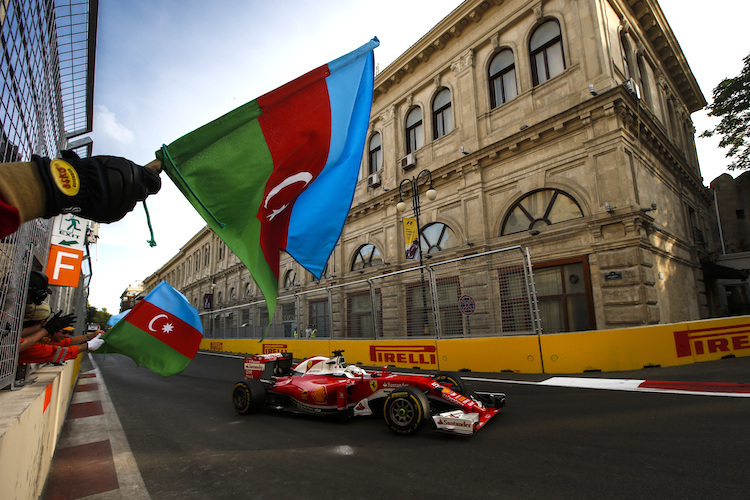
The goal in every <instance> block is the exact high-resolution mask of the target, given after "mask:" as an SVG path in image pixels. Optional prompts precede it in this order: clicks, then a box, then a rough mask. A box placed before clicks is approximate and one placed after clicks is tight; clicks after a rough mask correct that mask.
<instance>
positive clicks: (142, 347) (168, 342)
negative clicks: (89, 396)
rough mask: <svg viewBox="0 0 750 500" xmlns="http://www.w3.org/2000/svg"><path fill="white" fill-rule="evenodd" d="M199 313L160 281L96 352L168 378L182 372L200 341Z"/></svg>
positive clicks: (109, 333)
mask: <svg viewBox="0 0 750 500" xmlns="http://www.w3.org/2000/svg"><path fill="white" fill-rule="evenodd" d="M202 332H203V326H202V325H201V321H200V317H199V316H198V310H197V309H196V308H194V307H193V306H191V305H190V303H189V302H188V300H187V299H186V298H185V296H184V295H182V294H181V293H180V292H178V291H177V290H175V289H174V288H172V287H171V286H170V285H169V283H167V282H166V281H162V282H161V283H159V284H158V285H156V287H155V288H154V289H153V290H151V292H149V293H148V295H146V297H144V298H143V300H141V301H140V302H138V303H137V304H136V305H135V306H134V307H133V308H132V309H130V310H129V312H128V313H127V314H125V316H124V317H123V318H121V319H120V320H119V321H118V322H117V323H115V325H114V326H113V327H112V328H111V329H110V330H109V331H108V332H107V333H105V334H104V335H102V340H104V345H103V346H102V347H100V348H99V349H98V351H97V352H104V353H119V354H124V355H126V356H128V357H130V358H132V359H133V361H135V362H136V363H137V364H139V365H144V366H145V367H146V368H148V369H150V370H152V371H154V372H156V373H158V374H160V375H163V376H165V377H168V376H169V375H175V374H177V373H180V372H181V371H183V370H184V369H185V368H186V367H187V365H188V364H190V361H192V359H193V358H194V357H195V355H196V353H197V352H198V348H199V347H200V343H201V339H202V338H203V334H202Z"/></svg>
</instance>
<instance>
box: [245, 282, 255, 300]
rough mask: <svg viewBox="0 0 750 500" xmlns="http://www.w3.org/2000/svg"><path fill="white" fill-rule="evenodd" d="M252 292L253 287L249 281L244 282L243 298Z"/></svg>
mask: <svg viewBox="0 0 750 500" xmlns="http://www.w3.org/2000/svg"><path fill="white" fill-rule="evenodd" d="M252 292H253V289H252V285H251V284H250V282H247V283H245V292H244V295H243V296H244V297H245V298H248V297H250V295H252Z"/></svg>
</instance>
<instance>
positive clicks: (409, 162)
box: [401, 153, 417, 170]
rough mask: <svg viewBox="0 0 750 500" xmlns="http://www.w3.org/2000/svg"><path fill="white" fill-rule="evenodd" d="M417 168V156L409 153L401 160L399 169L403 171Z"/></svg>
mask: <svg viewBox="0 0 750 500" xmlns="http://www.w3.org/2000/svg"><path fill="white" fill-rule="evenodd" d="M416 166H417V155H415V154H414V153H409V154H408V155H406V156H404V157H403V158H401V168H402V169H404V170H411V169H412V168H414V167H416Z"/></svg>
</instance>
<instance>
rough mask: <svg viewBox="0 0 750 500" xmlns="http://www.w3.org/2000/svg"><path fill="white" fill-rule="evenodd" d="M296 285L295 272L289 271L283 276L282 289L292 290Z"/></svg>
mask: <svg viewBox="0 0 750 500" xmlns="http://www.w3.org/2000/svg"><path fill="white" fill-rule="evenodd" d="M297 285H298V283H297V271H295V270H294V269H290V270H289V271H287V272H286V274H285V275H284V288H292V287H294V286H297Z"/></svg>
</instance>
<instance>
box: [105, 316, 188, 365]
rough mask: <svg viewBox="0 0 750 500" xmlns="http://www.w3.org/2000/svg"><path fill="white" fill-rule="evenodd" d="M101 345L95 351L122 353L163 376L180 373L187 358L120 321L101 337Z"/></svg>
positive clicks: (136, 328)
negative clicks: (103, 341)
mask: <svg viewBox="0 0 750 500" xmlns="http://www.w3.org/2000/svg"><path fill="white" fill-rule="evenodd" d="M103 339H104V340H105V344H104V346H103V347H101V348H99V350H97V351H96V352H97V353H105V354H109V353H118V354H124V355H126V356H128V357H130V358H131V359H133V361H135V362H136V363H137V364H138V365H143V366H145V367H146V368H148V369H149V370H151V371H153V372H156V373H158V374H159V375H162V376H164V377H168V376H170V375H176V374H178V373H180V372H182V371H183V370H184V369H185V368H187V365H188V364H190V361H191V359H190V358H188V357H187V356H185V355H183V354H181V353H179V352H177V351H175V350H174V349H172V348H171V347H169V346H168V345H167V344H165V343H164V342H162V341H161V340H159V339H157V338H154V337H152V336H151V335H149V334H148V333H147V332H144V331H143V330H141V329H140V328H138V327H137V326H134V325H132V324H131V323H128V322H127V320H122V321H120V322H118V323H117V325H115V326H114V327H113V328H112V329H111V330H110V331H109V332H108V333H107V334H105V336H104V337H103Z"/></svg>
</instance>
